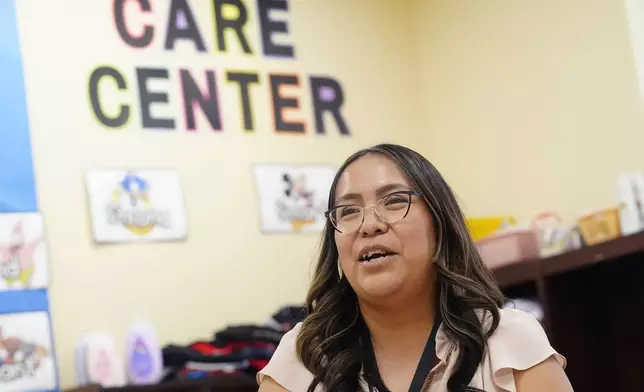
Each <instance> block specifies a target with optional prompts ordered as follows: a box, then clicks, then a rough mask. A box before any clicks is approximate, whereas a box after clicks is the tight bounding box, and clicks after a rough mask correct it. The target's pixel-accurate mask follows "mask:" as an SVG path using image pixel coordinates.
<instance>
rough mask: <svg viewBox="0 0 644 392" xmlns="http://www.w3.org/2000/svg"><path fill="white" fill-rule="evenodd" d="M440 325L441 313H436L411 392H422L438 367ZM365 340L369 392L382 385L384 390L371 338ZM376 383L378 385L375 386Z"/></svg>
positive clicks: (410, 387)
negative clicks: (431, 374)
mask: <svg viewBox="0 0 644 392" xmlns="http://www.w3.org/2000/svg"><path fill="white" fill-rule="evenodd" d="M440 324H441V319H440V313H439V312H436V319H435V320H434V327H433V328H432V332H431V333H430V334H429V337H428V338H427V343H425V348H424V349H423V354H422V355H421V357H420V361H418V367H416V372H415V373H414V378H413V379H412V380H411V385H410V386H409V392H421V390H422V388H423V385H425V381H427V376H429V372H430V371H431V370H432V368H433V367H434V366H435V365H436V334H437V333H438V328H439V327H440ZM365 340H366V342H365V344H364V348H365V357H366V358H365V359H366V361H365V373H366V374H367V384H368V385H369V391H374V390H375V391H378V389H377V385H381V388H382V386H384V382H383V381H382V378H381V377H380V372H379V371H378V364H377V363H376V354H375V353H374V351H373V345H372V344H371V338H369V337H368V336H367V337H366V339H365ZM374 383H375V384H376V385H373V384H374ZM381 392H382V391H381Z"/></svg>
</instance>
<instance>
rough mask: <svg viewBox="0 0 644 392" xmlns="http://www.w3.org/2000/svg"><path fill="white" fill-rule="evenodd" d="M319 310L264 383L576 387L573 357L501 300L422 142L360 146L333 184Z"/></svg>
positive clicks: (314, 289) (312, 307)
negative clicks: (568, 365)
mask: <svg viewBox="0 0 644 392" xmlns="http://www.w3.org/2000/svg"><path fill="white" fill-rule="evenodd" d="M326 215H327V217H328V222H327V225H326V229H325V232H324V237H323V243H322V249H321V254H320V257H319V260H318V264H317V268H316V270H315V277H314V279H313V283H312V285H311V288H310V290H309V293H308V297H307V308H308V312H309V315H308V317H307V318H306V320H305V321H304V322H303V323H301V324H298V325H297V326H296V327H295V328H294V329H293V330H291V331H290V332H289V333H287V334H286V335H285V336H284V337H283V339H282V341H281V342H280V345H279V347H278V348H277V351H276V352H275V354H274V356H273V358H272V359H271V361H270V363H269V364H268V365H267V366H266V367H265V368H264V369H263V371H262V372H260V374H259V375H258V382H259V383H260V389H259V390H260V392H272V391H285V390H286V391H292V392H304V391H309V392H313V391H327V392H357V391H378V392H386V391H394V392H400V391H408V390H409V391H426V392H464V391H486V392H501V391H511V392H515V391H518V392H544V391H548V392H569V391H572V387H571V386H570V383H569V382H568V379H567V377H566V375H565V373H564V371H563V368H564V367H565V359H564V358H563V357H562V356H561V355H559V354H558V353H556V352H555V351H554V349H553V348H552V347H551V346H550V344H549V342H548V339H547V337H546V335H545V333H544V332H543V329H542V328H541V326H540V325H539V323H538V322H537V321H536V319H534V317H532V316H531V315H529V314H527V313H523V312H521V311H518V310H502V309H501V307H502V305H503V294H502V293H501V292H500V290H499V288H498V287H497V285H496V283H495V281H494V278H493V276H492V274H491V273H490V271H489V270H488V269H487V268H486V267H485V265H484V264H483V262H482V260H481V258H480V256H479V254H478V252H477V250H476V248H475V245H474V243H473V242H472V239H471V237H470V235H469V233H468V230H467V227H466V225H465V220H464V218H463V214H462V212H461V210H460V208H459V206H458V203H457V201H456V198H455V197H454V194H453V193H452V191H451V190H450V188H449V186H448V185H447V184H446V183H445V181H444V180H443V178H442V177H441V175H440V174H439V173H438V171H437V170H436V168H434V166H433V165H432V164H431V163H430V162H429V161H427V159H425V158H424V157H422V156H421V155H420V154H418V153H417V152H415V151H413V150H410V149H408V148H405V147H402V146H397V145H390V144H383V145H378V146H375V147H373V148H369V149H366V150H362V151H359V152H357V153H355V154H354V155H352V156H351V157H349V159H347V161H346V162H345V163H344V164H343V165H342V167H341V168H340V170H339V171H338V173H337V175H336V178H335V179H334V181H333V184H332V186H331V191H330V195H329V210H328V211H327V213H326Z"/></svg>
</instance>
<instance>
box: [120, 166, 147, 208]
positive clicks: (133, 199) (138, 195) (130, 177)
mask: <svg viewBox="0 0 644 392" xmlns="http://www.w3.org/2000/svg"><path fill="white" fill-rule="evenodd" d="M121 188H123V190H124V191H125V192H126V194H127V195H128V196H129V199H130V204H131V205H132V207H136V206H137V204H138V203H139V201H141V202H144V203H145V204H146V205H148V204H149V203H150V201H149V197H148V191H149V189H150V186H149V185H148V182H147V181H145V180H144V179H143V178H141V177H139V176H137V175H135V174H132V173H128V174H126V175H125V177H124V178H123V180H122V181H121Z"/></svg>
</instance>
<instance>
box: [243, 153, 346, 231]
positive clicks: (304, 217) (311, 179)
mask: <svg viewBox="0 0 644 392" xmlns="http://www.w3.org/2000/svg"><path fill="white" fill-rule="evenodd" d="M254 171H255V173H254V174H255V181H256V182H257V190H258V194H259V209H260V224H261V231H262V232H265V233H275V232H281V233H287V232H319V231H321V230H322V229H323V228H324V224H325V222H326V218H325V217H324V212H325V211H326V210H327V206H328V202H327V200H328V197H329V190H330V189H331V183H332V182H333V176H334V175H335V172H336V169H335V168H333V167H330V166H287V165H258V166H256V167H255V168H254Z"/></svg>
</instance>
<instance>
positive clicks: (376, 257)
mask: <svg viewBox="0 0 644 392" xmlns="http://www.w3.org/2000/svg"><path fill="white" fill-rule="evenodd" d="M391 255H393V253H389V252H378V253H370V254H367V255H364V256H362V257H361V258H360V262H362V263H371V262H376V261H380V260H382V259H384V258H385V257H387V256H391Z"/></svg>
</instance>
